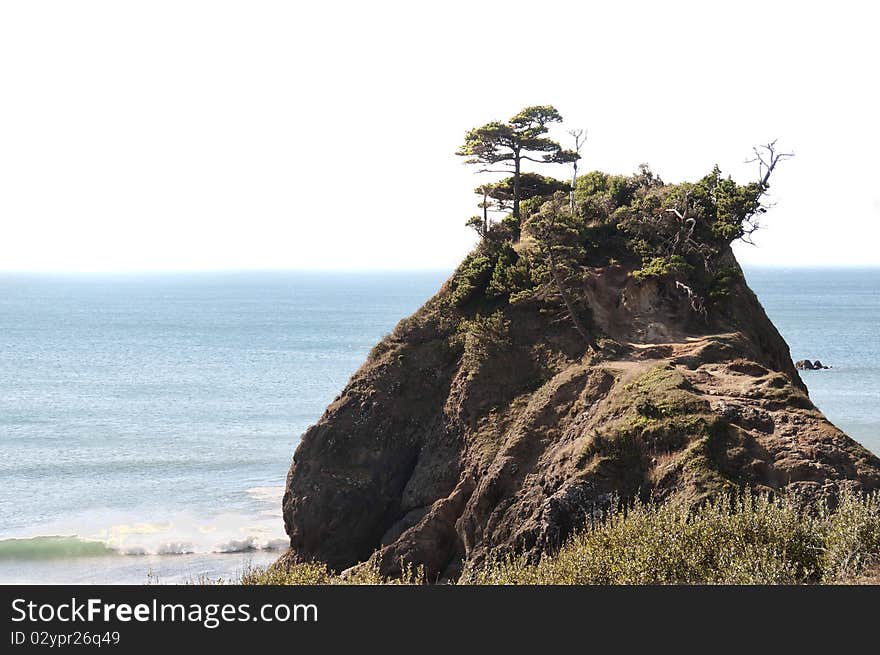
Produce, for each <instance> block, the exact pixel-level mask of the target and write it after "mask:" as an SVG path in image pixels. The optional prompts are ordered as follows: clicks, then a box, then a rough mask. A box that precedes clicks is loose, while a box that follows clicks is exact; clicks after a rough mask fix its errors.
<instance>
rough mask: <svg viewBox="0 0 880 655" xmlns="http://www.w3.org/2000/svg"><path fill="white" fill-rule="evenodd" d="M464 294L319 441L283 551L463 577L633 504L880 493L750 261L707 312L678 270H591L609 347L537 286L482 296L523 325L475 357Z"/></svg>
mask: <svg viewBox="0 0 880 655" xmlns="http://www.w3.org/2000/svg"><path fill="white" fill-rule="evenodd" d="M728 257H729V259H730V261H729V262H728V268H731V267H733V268H735V269H736V271H738V270H739V269H738V266H737V265H736V263H735V260H733V257H732V255H730V254H728ZM450 293H451V284H450V283H447V285H445V286H444V287H443V288H442V289H441V290H440V291H439V293H438V294H437V295H436V296H435V297H434V298H433V299H431V300H430V301H429V302H428V303H426V305H425V306H424V307H422V308H421V309H420V310H419V311H418V312H416V314H415V315H413V316H412V317H410V318H408V319H405V320H404V321H401V323H400V324H399V325H398V327H397V328H396V329H395V331H394V333H393V334H392V335H389V337H387V338H386V339H385V340H384V341H382V342H381V343H380V344H379V345H377V346H376V348H374V350H373V352H372V353H371V354H370V357H369V359H368V360H367V361H366V363H365V364H364V365H363V366H362V367H361V369H360V370H359V371H358V372H357V373H356V374H355V375H354V376H353V377H352V379H351V380H350V382H349V383H348V385H347V386H346V388H345V389H344V390H343V392H342V393H341V394H340V395H339V397H338V398H336V400H335V401H334V402H333V403H332V404H331V405H330V406H329V407H328V408H327V410H326V412H325V414H324V416H323V417H322V418H321V419H320V420H319V421H318V422H317V424H315V425H314V426H312V427H311V428H310V429H309V430H308V431H307V432H306V433H305V434H304V435H303V437H302V441H301V442H300V444H299V446H298V448H297V449H296V453H295V454H294V458H293V464H292V466H291V469H290V473H289V475H288V479H287V488H286V492H285V494H284V500H283V511H284V521H285V527H286V530H287V533H288V534H289V536H290V550H289V552H288V553H287V554H286V555H285V558H283V559H282V562H281V563H282V564H283V562H284V561H289V560H291V559H292V558H304V559H319V560H322V561H325V562H327V563H328V564H329V565H330V566H331V567H333V568H334V569H337V570H341V569H345V568H348V567H351V566H353V565H356V564H357V563H359V562H363V561H365V560H366V559H368V558H369V557H371V555H373V554H374V553H377V555H376V556H377V557H378V558H379V560H380V562H381V567H382V570H383V572H385V573H394V571H395V570H397V567H399V566H400V563H401V562H402V561H403V562H410V563H413V564H417V565H423V566H424V567H425V572H426V574H427V575H428V576H429V578H430V579H438V578H443V577H455V576H456V575H457V574H458V573H459V571H460V570H461V567H462V565H463V563H465V562H469V563H475V564H479V563H480V562H482V561H485V560H486V559H487V558H490V557H495V556H498V555H499V554H502V553H504V552H510V551H516V552H525V553H529V554H532V555H538V554H540V553H542V552H545V551H548V550H552V549H554V548H556V547H558V546H559V545H560V544H561V543H562V542H563V540H565V539H566V538H567V537H568V536H569V535H571V534H572V532H573V531H575V530H578V529H580V528H581V527H582V526H584V525H585V524H589V522H590V521H591V520H593V519H594V517H597V516H599V515H601V513H602V512H603V511H604V510H605V508H607V507H608V504H609V503H610V502H612V499H614V498H632V497H636V496H639V497H643V498H648V497H653V498H655V499H658V500H660V501H664V502H676V503H688V504H693V503H697V502H699V501H700V500H701V499H704V498H706V497H707V496H710V495H712V494H716V493H718V492H721V491H725V490H735V489H742V488H748V489H753V490H796V491H797V492H799V493H802V494H803V495H804V497H805V498H806V499H808V500H809V499H815V498H822V497H824V498H829V499H831V500H832V501H833V499H834V498H835V497H836V495H837V494H839V493H840V491H841V490H842V489H850V488H851V489H856V490H868V489H877V488H880V459H878V458H877V457H876V456H874V455H872V454H871V453H870V452H869V451H867V450H866V449H865V448H863V447H862V446H860V445H859V444H857V443H856V442H855V441H853V440H852V439H850V438H849V437H847V436H846V435H845V434H843V433H842V432H841V431H840V430H838V429H837V428H836V427H834V426H833V425H832V424H831V423H830V422H829V421H828V420H827V419H826V418H825V417H824V416H823V414H822V413H821V412H820V411H819V410H818V409H817V408H816V407H815V406H814V405H813V403H812V402H811V401H810V398H809V397H808V395H807V389H806V386H805V385H804V383H803V381H802V380H801V378H800V377H799V376H798V373H797V371H796V369H795V366H794V364H793V363H792V361H791V357H790V354H789V350H788V347H787V345H786V344H785V342H784V341H783V339H782V337H781V336H780V335H779V333H778V332H777V331H776V329H775V328H774V327H773V325H772V324H771V322H770V321H769V320H768V318H767V316H766V315H765V313H764V310H763V309H762V307H761V305H760V303H759V302H758V300H757V298H756V297H755V295H754V294H753V293H752V292H751V291H750V290H749V288H748V287H747V286H746V284H745V281H744V279H743V278H742V275H741V273H739V274H738V275H737V276H734V282H732V283H731V286H730V288H729V291H728V295H727V296H726V299H725V301H724V303H723V305H718V306H716V307H715V308H714V309H712V310H711V311H709V312H708V313H706V312H703V313H700V312H696V311H695V310H694V308H693V305H692V302H691V300H690V299H689V298H688V296H687V295H686V294H684V293H683V292H682V291H681V290H680V289H677V288H676V286H675V285H674V284H673V283H672V282H667V281H663V280H647V281H642V282H639V281H637V280H635V279H634V278H633V276H632V275H630V274H629V270H628V269H626V268H624V267H622V266H606V267H603V268H597V267H593V268H591V269H589V270H588V271H587V274H586V275H585V276H584V287H583V289H582V293H581V296H582V298H581V300H582V301H583V303H584V304H585V306H586V307H587V308H588V309H589V314H590V315H591V317H592V326H593V329H594V331H595V334H596V335H597V338H596V345H595V347H588V346H587V345H586V344H585V343H584V340H583V339H582V338H581V336H580V335H579V334H578V331H577V330H575V329H573V327H572V325H571V322H570V321H567V320H566V319H565V315H564V312H560V311H559V309H558V307H557V308H555V309H554V308H552V307H550V306H549V305H548V303H546V302H542V301H541V300H540V299H533V300H528V301H524V302H519V303H516V304H505V303H498V304H496V305H487V304H483V305H481V306H479V307H471V308H469V309H467V311H466V312H465V313H466V314H467V315H468V316H474V315H475V314H476V313H477V312H482V313H484V314H485V313H488V312H490V311H494V312H498V313H499V314H500V315H501V316H502V317H503V319H504V321H503V325H505V326H507V327H506V329H507V331H506V333H505V334H503V335H501V336H498V335H495V337H491V335H490V337H491V338H490V337H485V335H483V336H482V337H479V335H477V336H475V337H474V339H476V340H477V342H478V345H479V346H480V347H471V349H470V350H468V346H467V344H465V346H462V339H461V330H462V328H461V326H462V323H461V322H460V321H459V320H458V318H457V315H455V316H454V315H453V314H454V312H452V311H451V310H450V309H449V308H450V303H449V296H450ZM481 302H482V301H481ZM551 310H552V311H551ZM478 337H479V338H484V339H489V341H488V342H486V343H483V342H479V339H478ZM492 338H494V341H492ZM471 345H472V346H473V344H471Z"/></svg>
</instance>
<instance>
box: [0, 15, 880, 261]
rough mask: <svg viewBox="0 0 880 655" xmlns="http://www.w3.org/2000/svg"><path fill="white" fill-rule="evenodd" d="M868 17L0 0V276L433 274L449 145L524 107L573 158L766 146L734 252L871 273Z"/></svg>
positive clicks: (879, 213)
mask: <svg viewBox="0 0 880 655" xmlns="http://www.w3.org/2000/svg"><path fill="white" fill-rule="evenodd" d="M594 5H596V6H594ZM878 25H880V9H876V8H874V7H872V6H871V3H865V2H849V1H846V0H842V1H838V2H835V3H828V2H822V3H811V2H796V3H794V2H793V3H785V2H772V3H771V2H767V1H766V0H765V1H763V2H752V1H751V0H745V1H741V2H736V3H708V2H675V1H665V2H656V1H654V2H623V1H621V2H614V3H586V2H583V3H573V2H570V1H566V2H558V1H553V0H545V1H544V2H541V3H536V2H533V1H532V2H520V1H518V0H505V1H503V2H493V1H481V2H474V1H473V0H470V1H469V2H456V1H447V2H444V3H416V2H400V3H397V2H383V1H381V0H375V1H372V2H350V3H349V2H331V1H322V2H320V3H292V2H268V1H260V0H249V1H247V2H244V1H239V2H226V1H223V0H211V1H210V2H201V1H192V0H174V1H173V2H167V1H164V0H153V1H151V2H118V0H112V1H100V2H99V1H92V0H78V1H77V2H69V1H67V0H64V1H52V0H42V1H25V0H21V1H14V0H10V1H6V2H2V3H0V230H2V231H0V270H15V271H156V270H202V269H205V270H217V269H227V270H228V269H346V270H347V269H356V270H358V269H451V268H452V267H454V266H455V265H456V264H457V263H458V261H459V260H460V259H461V257H462V256H463V255H464V254H466V253H467V252H468V250H470V249H471V248H472V247H473V245H474V243H475V239H476V236H475V234H474V233H473V232H472V231H471V230H470V229H469V228H467V227H465V225H464V223H465V220H466V219H467V218H468V217H469V216H471V215H473V214H475V213H477V209H476V202H477V198H476V196H475V195H473V193H472V190H473V188H474V187H475V186H476V185H477V184H478V183H479V182H480V179H481V178H480V176H478V175H476V174H475V173H474V171H473V169H472V168H470V167H468V166H465V165H463V163H462V159H463V158H461V157H457V156H455V154H454V153H455V150H456V149H457V148H458V146H459V145H460V144H461V142H462V138H463V135H464V133H465V132H466V131H467V130H468V129H469V128H471V127H474V126H477V125H481V124H483V123H485V122H488V121H490V120H506V119H508V118H510V117H511V116H512V115H513V114H515V113H516V112H517V111H518V110H519V109H521V108H522V107H524V106H527V105H533V104H552V105H554V106H556V107H557V108H558V109H559V110H560V112H561V113H562V115H563V116H564V118H565V124H564V126H563V127H562V129H560V130H559V131H557V132H556V133H555V136H557V137H560V138H561V140H562V141H563V143H564V145H568V144H567V143H566V142H565V139H564V138H563V137H565V136H566V134H565V131H566V130H567V129H573V128H584V129H586V130H587V131H588V141H587V144H586V147H585V148H584V150H583V160H582V161H581V163H580V167H581V170H593V169H602V170H605V171H608V172H612V173H631V172H634V171H635V170H636V169H637V167H638V165H639V164H640V163H643V162H646V163H648V164H650V166H651V168H652V169H653V170H654V171H655V172H657V173H658V174H659V175H660V176H661V177H662V178H663V179H664V180H666V181H667V182H678V181H683V180H687V179H696V178H698V177H700V176H702V175H704V174H705V173H707V172H708V171H709V170H711V168H712V166H713V165H714V164H718V165H719V166H720V167H721V168H722V170H724V171H725V172H726V173H729V174H731V175H732V176H733V177H734V179H736V180H737V181H740V182H747V181H751V180H752V179H754V178H755V177H756V175H757V171H756V170H755V168H754V165H753V164H746V163H745V160H746V159H747V158H748V156H749V154H750V152H751V148H752V146H753V145H755V144H759V143H765V142H767V141H769V140H772V139H778V140H779V144H780V146H781V147H782V148H783V149H785V150H792V151H794V152H795V154H796V156H795V158H793V159H791V160H787V161H785V162H783V163H782V164H781V165H780V167H779V168H778V169H777V171H776V172H775V173H774V179H773V180H772V189H771V191H772V200H773V201H774V202H775V203H776V204H775V206H774V207H773V209H772V210H771V211H770V212H769V213H768V214H767V215H766V217H765V218H764V220H763V223H764V226H765V227H764V229H762V230H761V231H760V232H759V233H758V234H757V235H756V237H755V241H756V242H757V244H758V245H757V246H746V245H744V244H743V245H740V246H737V254H738V256H739V257H740V260H741V261H742V262H744V263H746V264H753V265H781V266H796V265H828V266H834V265H880V250H878V247H877V244H878V242H880V184H878V179H880V163H878V162H880V158H878V153H880V128H878V123H877V116H878V115H880V90H878V73H877V63H878V62H880V38H878V34H877V31H878ZM553 168H554V169H555V170H545V171H542V172H545V173H551V174H555V175H557V176H558V177H561V178H565V177H567V176H568V175H569V172H568V170H566V169H565V168H564V167H562V166H556V167H553Z"/></svg>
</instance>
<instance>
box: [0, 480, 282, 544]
mask: <svg viewBox="0 0 880 655" xmlns="http://www.w3.org/2000/svg"><path fill="white" fill-rule="evenodd" d="M272 493H273V495H274V496H276V497H277V491H276V490H273V491H272ZM264 497H265V498H268V497H269V491H268V489H266V490H264ZM266 502H268V501H266ZM96 518H102V519H103V521H102V523H103V525H101V526H98V525H95V523H96ZM126 519H128V520H126ZM51 535H68V536H66V537H64V538H61V537H53V536H51ZM0 536H2V537H9V538H8V539H2V538H0V560H2V559H11V558H13V557H15V558H24V557H29V558H31V559H33V558H40V559H63V558H69V557H86V556H88V557H93V556H100V555H104V556H106V555H128V556H148V555H163V556H164V555H190V554H210V553H220V554H223V553H246V552H252V551H264V550H265V551H274V550H279V549H282V548H285V547H286V545H287V539H286V538H285V537H284V530H283V523H282V522H281V521H280V520H279V519H278V517H277V516H264V515H263V514H262V513H261V512H259V511H255V512H254V513H253V514H249V515H248V514H239V513H224V514H218V515H216V516H211V517H204V518H202V517H194V516H192V515H189V514H185V513H177V514H175V515H173V516H170V517H167V518H165V519H164V520H161V521H144V520H131V519H130V518H129V517H124V516H121V515H119V514H114V515H112V516H103V517H91V520H89V521H86V520H78V519H75V518H74V519H70V520H67V521H64V522H55V523H54V524H51V525H46V526H41V528H40V529H38V530H31V531H27V530H20V531H18V532H17V533H16V534H10V535H0ZM31 551H32V552H31Z"/></svg>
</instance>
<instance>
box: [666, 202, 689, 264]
mask: <svg viewBox="0 0 880 655" xmlns="http://www.w3.org/2000/svg"><path fill="white" fill-rule="evenodd" d="M691 206H692V204H691V192H690V191H688V192H687V193H686V194H685V196H684V198H682V201H681V204H680V205H679V207H678V208H671V209H667V210H666V212H667V213H670V214H675V217H676V218H678V223H679V226H678V230H677V231H676V233H675V235H674V236H673V237H672V239H671V240H670V242H669V246H668V251H669V254H670V255H676V254H678V251H679V248H681V249H684V248H686V247H687V246H689V245H691V246H696V245H697V244H695V243H694V241H693V235H694V228H695V227H696V225H697V221H696V219H695V218H693V217H692V216H691V215H690V213H691Z"/></svg>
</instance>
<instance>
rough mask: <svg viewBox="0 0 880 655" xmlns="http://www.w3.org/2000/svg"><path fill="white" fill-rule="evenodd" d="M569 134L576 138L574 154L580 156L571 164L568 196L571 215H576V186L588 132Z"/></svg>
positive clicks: (571, 132) (570, 132)
mask: <svg viewBox="0 0 880 655" xmlns="http://www.w3.org/2000/svg"><path fill="white" fill-rule="evenodd" d="M568 133H569V134H570V135H571V136H572V137H574V153H575V154H577V155H578V156H577V157H575V158H574V159H572V162H571V191H570V192H569V194H568V197H569V203H570V207H571V213H572V214H574V185H575V184H577V176H578V160H579V159H580V154H581V149H582V148H583V147H584V144H585V143H586V142H587V131H586V130H583V129H577V130H569V131H568Z"/></svg>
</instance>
